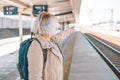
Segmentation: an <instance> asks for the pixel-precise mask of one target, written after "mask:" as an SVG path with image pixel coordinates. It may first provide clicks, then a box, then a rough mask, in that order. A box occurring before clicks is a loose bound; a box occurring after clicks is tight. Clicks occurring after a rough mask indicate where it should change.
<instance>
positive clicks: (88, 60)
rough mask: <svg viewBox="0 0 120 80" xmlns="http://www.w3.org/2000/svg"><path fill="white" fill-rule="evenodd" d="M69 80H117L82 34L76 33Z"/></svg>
mask: <svg viewBox="0 0 120 80" xmlns="http://www.w3.org/2000/svg"><path fill="white" fill-rule="evenodd" d="M69 80H119V79H118V78H117V76H116V75H115V74H114V73H113V72H112V70H111V69H110V68H109V67H108V65H107V64H106V63H105V62H104V60H103V59H102V58H101V57H100V55H99V54H98V53H97V52H96V50H95V49H94V48H93V47H92V46H91V45H90V43H89V42H88V41H87V40H86V39H85V37H84V36H83V35H82V33H80V32H77V33H76V39H75V44H74V50H73V56H72V61H71V69H70V73H69Z"/></svg>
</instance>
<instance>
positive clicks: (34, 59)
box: [27, 41, 43, 80]
mask: <svg viewBox="0 0 120 80" xmlns="http://www.w3.org/2000/svg"><path fill="white" fill-rule="evenodd" d="M27 58H28V76H29V80H43V79H42V71H43V53H42V49H41V46H40V44H39V43H38V42H37V41H33V42H32V44H31V46H30V48H29V50H28V55H27Z"/></svg>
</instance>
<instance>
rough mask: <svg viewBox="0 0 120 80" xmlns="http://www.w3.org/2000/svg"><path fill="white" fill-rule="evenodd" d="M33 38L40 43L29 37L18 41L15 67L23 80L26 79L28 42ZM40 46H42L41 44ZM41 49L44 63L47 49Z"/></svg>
mask: <svg viewBox="0 0 120 80" xmlns="http://www.w3.org/2000/svg"><path fill="white" fill-rule="evenodd" d="M33 40H36V41H37V42H38V43H39V44H40V46H41V43H40V41H39V40H38V39H37V38H30V39H27V40H25V41H23V42H21V43H20V49H19V54H18V63H17V69H18V72H19V74H20V78H21V79H24V80H28V60H27V53H28V49H29V47H30V44H31V43H32V41H33ZM41 48H42V46H41ZM42 51H43V57H44V63H45V62H46V59H47V49H42Z"/></svg>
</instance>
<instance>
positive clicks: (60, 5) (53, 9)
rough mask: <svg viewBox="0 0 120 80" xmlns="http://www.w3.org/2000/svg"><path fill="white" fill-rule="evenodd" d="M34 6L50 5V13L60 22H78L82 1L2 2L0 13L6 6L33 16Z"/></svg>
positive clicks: (23, 0)
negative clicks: (16, 8)
mask: <svg viewBox="0 0 120 80" xmlns="http://www.w3.org/2000/svg"><path fill="white" fill-rule="evenodd" d="M33 5H48V12H50V13H52V14H54V15H55V16H56V19H57V21H58V22H76V21H77V20H78V18H79V12H80V5H81V0H0V11H2V12H3V7H4V6H15V7H18V9H20V10H21V13H22V14H23V15H29V16H31V15H32V9H33V8H32V7H33Z"/></svg>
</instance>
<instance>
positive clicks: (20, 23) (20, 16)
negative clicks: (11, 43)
mask: <svg viewBox="0 0 120 80" xmlns="http://www.w3.org/2000/svg"><path fill="white" fill-rule="evenodd" d="M19 36H20V42H22V40H23V37H22V36H23V28H22V10H21V9H19Z"/></svg>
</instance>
